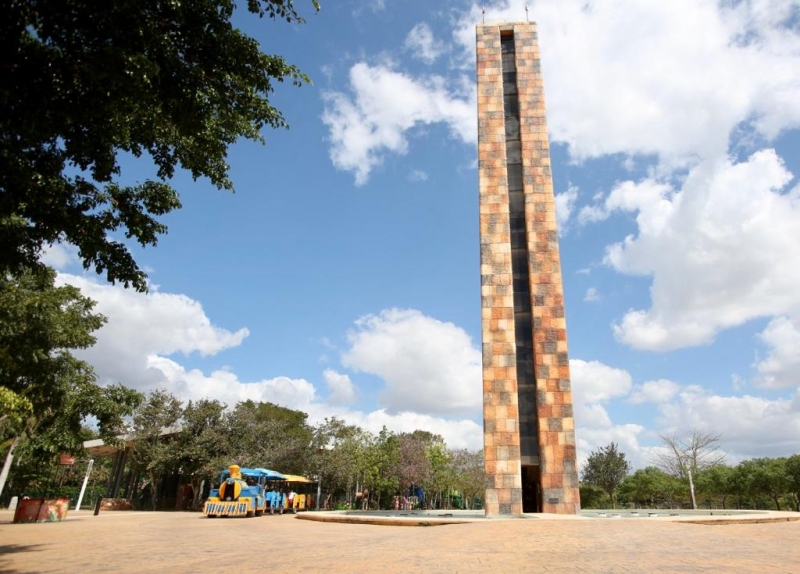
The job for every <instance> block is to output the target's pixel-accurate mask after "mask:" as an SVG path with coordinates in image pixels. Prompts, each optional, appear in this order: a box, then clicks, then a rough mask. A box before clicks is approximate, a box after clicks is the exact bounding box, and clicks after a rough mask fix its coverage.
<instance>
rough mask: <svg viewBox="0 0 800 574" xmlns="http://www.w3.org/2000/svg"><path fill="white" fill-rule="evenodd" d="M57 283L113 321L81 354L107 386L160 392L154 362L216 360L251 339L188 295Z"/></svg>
mask: <svg viewBox="0 0 800 574" xmlns="http://www.w3.org/2000/svg"><path fill="white" fill-rule="evenodd" d="M58 282H59V283H69V284H71V285H74V286H75V287H78V288H79V289H80V290H81V292H82V293H83V294H84V295H85V296H87V297H89V298H91V299H93V300H94V301H97V306H96V308H95V310H96V311H97V312H99V313H102V314H103V315H105V316H106V317H107V318H108V323H106V325H104V326H103V327H102V328H100V329H99V330H98V331H97V332H96V333H95V335H96V336H97V344H96V345H95V346H93V347H91V348H89V349H86V350H83V351H80V352H78V353H76V354H78V355H79V356H80V357H81V358H83V359H85V360H87V361H89V362H90V363H91V364H92V365H94V367H95V370H96V371H97V373H98V375H100V378H101V381H102V382H121V383H124V384H125V385H127V386H130V387H133V388H137V389H141V390H147V389H151V388H155V387H157V386H158V384H159V383H160V382H161V381H162V380H163V377H162V375H160V374H159V373H158V372H157V371H155V370H153V368H152V365H150V364H149V363H148V361H149V358H150V357H154V356H161V357H165V356H169V355H172V354H174V353H181V354H183V355H190V354H192V353H198V354H199V355H202V356H208V355H214V354H216V353H219V352H220V351H223V350H225V349H229V348H231V347H236V346H238V345H240V344H241V342H242V341H243V340H244V339H245V337H247V336H248V334H249V331H248V330H247V329H246V328H242V329H239V330H237V331H229V330H227V329H223V328H221V327H217V326H215V325H213V324H212V323H211V320H210V319H209V318H208V316H207V315H206V313H205V311H204V310H203V307H202V305H201V304H200V303H199V302H198V301H195V300H193V299H191V298H189V297H187V296H185V295H178V294H171V293H159V292H158V291H151V292H150V293H138V292H136V291H133V290H132V289H123V288H122V287H119V286H113V285H109V284H105V283H98V282H97V281H95V280H94V279H90V278H87V277H82V276H76V275H70V274H65V273H61V274H59V275H58Z"/></svg>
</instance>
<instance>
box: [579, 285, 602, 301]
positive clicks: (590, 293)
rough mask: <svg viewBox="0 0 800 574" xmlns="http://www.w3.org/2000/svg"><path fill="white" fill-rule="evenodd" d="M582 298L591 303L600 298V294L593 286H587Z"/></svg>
mask: <svg viewBox="0 0 800 574" xmlns="http://www.w3.org/2000/svg"><path fill="white" fill-rule="evenodd" d="M583 300H584V301H586V302H587V303H593V302H595V301H599V300H600V295H599V294H598V293H597V289H596V288H594V287H589V288H588V289H587V290H586V295H584V296H583Z"/></svg>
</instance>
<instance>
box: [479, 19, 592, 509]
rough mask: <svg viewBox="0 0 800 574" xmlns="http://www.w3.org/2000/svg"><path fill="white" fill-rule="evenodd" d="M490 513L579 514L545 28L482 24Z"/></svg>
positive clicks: (481, 122) (484, 316) (485, 377)
mask: <svg viewBox="0 0 800 574" xmlns="http://www.w3.org/2000/svg"><path fill="white" fill-rule="evenodd" d="M477 76H478V177H479V193H480V247H481V307H482V309H481V313H482V338H483V397H484V398H483V405H484V406H483V409H484V411H483V416H484V451H485V461H486V462H485V467H486V476H487V481H488V484H487V489H486V514H487V515H502V514H512V515H513V514H521V513H522V512H552V513H560V514H574V513H577V512H578V511H579V510H580V500H579V494H578V476H577V465H576V452H575V431H574V423H573V417H572V389H571V383H570V374H569V358H568V354H567V331H566V321H565V317H564V295H563V286H562V281H561V261H560V258H559V250H558V232H557V228H556V212H555V200H554V197H553V181H552V174H551V171H550V149H549V143H548V138H547V122H546V114H545V101H544V85H543V81H542V73H541V65H540V56H539V45H538V36H537V31H536V24H535V23H532V22H522V23H507V24H482V25H479V26H478V27H477Z"/></svg>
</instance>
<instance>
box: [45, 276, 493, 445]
mask: <svg viewBox="0 0 800 574" xmlns="http://www.w3.org/2000/svg"><path fill="white" fill-rule="evenodd" d="M58 281H59V282H60V283H69V284H72V285H75V286H77V287H79V288H80V289H81V290H82V291H83V293H84V294H85V295H87V296H89V297H91V298H92V299H94V300H95V301H97V307H96V310H97V311H98V312H101V313H103V314H104V315H105V316H106V317H107V318H108V323H107V324H106V325H105V326H104V327H103V328H101V329H100V330H98V331H97V333H96V335H97V344H96V345H95V346H94V347H92V348H90V349H86V350H82V351H78V352H76V354H77V355H79V356H80V357H81V358H82V359H85V360H87V361H88V362H89V363H91V364H92V365H93V366H94V368H95V372H96V373H97V375H98V378H99V380H100V382H101V384H107V383H116V382H120V383H123V384H125V385H126V386H129V387H131V388H135V389H137V390H139V391H142V392H149V391H152V390H155V389H166V390H167V391H169V392H171V393H173V394H175V395H176V396H178V397H179V398H180V399H181V400H182V401H184V402H188V401H197V400H199V399H204V398H211V399H217V400H219V401H221V402H223V403H225V404H227V405H228V406H233V405H235V404H236V403H237V402H239V401H243V400H252V401H267V402H272V403H274V404H278V405H281V406H284V407H287V408H291V409H298V410H302V411H304V412H306V413H307V414H308V420H309V423H310V424H316V423H318V422H322V421H323V420H324V419H325V418H326V417H331V416H336V417H340V418H342V419H344V420H346V421H348V422H349V423H351V424H357V425H360V426H362V427H363V428H365V429H367V430H369V431H371V432H375V433H377V432H379V431H380V430H381V428H383V427H384V426H386V428H388V429H389V430H392V431H394V432H410V431H413V430H416V429H422V430H427V431H430V432H432V433H436V434H440V435H442V436H443V437H444V438H445V440H446V441H447V444H448V445H449V446H450V447H451V448H470V449H477V448H481V446H482V444H483V430H482V427H481V425H480V424H478V423H476V422H475V421H474V420H472V418H473V417H475V416H476V415H478V414H479V413H480V388H481V383H480V355H479V354H477V351H476V350H475V349H474V348H473V347H472V344H471V341H470V340H469V337H468V336H467V335H466V333H464V331H462V330H461V329H459V328H458V327H455V326H454V325H452V324H446V323H440V322H438V321H436V320H434V319H430V318H428V317H424V316H422V315H421V314H420V313H418V312H411V311H407V312H401V313H400V314H399V315H397V314H393V313H392V312H387V313H384V314H381V315H380V316H379V317H377V318H375V319H376V320H380V319H379V318H380V317H384V318H386V319H387V321H391V320H392V319H396V320H397V322H398V323H400V324H401V325H400V329H399V330H400V331H402V329H403V325H402V323H403V319H402V317H405V321H406V323H405V326H406V327H408V326H413V325H417V326H419V327H421V328H422V329H423V330H426V329H427V335H428V336H433V337H434V338H436V337H442V338H444V339H446V340H447V341H446V342H444V343H443V344H438V346H437V344H434V347H436V348H438V349H439V350H440V351H441V352H442V356H441V357H439V359H438V362H439V365H438V366H437V365H433V366H431V363H435V362H436V359H434V358H432V357H427V358H426V357H425V354H424V353H423V354H422V355H420V354H417V355H415V356H416V358H419V359H421V360H423V361H425V360H428V361H429V365H428V367H429V368H427V369H426V368H422V369H419V370H417V371H416V374H421V373H427V374H428V375H429V376H430V377H431V378H430V379H428V380H429V381H430V380H439V376H440V375H441V377H442V380H443V382H444V389H440V390H439V391H436V392H434V395H435V396H437V397H439V398H440V399H441V400H442V402H443V403H444V404H445V407H444V408H436V407H435V406H433V407H431V408H430V409H429V411H430V412H429V413H427V414H426V413H421V412H414V411H412V410H410V409H399V410H394V411H392V412H389V410H388V409H378V410H375V411H372V412H369V411H364V410H362V409H358V408H355V407H354V406H353V403H354V401H355V399H356V398H357V396H358V389H357V387H356V385H355V383H353V381H352V380H351V379H350V376H349V375H347V374H343V373H339V372H337V371H335V370H333V369H325V370H324V371H323V372H322V374H321V376H322V380H323V381H324V383H325V385H326V387H327V391H328V392H327V393H325V395H326V396H327V399H323V398H322V397H321V396H320V392H319V390H318V387H317V386H316V385H315V384H314V383H313V382H311V381H308V380H306V379H302V378H292V377H287V376H280V375H278V376H273V377H269V378H263V379H259V380H255V381H245V380H241V379H240V378H239V377H238V375H237V374H236V373H235V372H233V371H232V370H228V369H218V370H215V371H212V372H210V373H207V372H204V371H202V370H200V369H187V368H186V367H185V366H184V365H182V364H181V362H180V359H181V356H182V355H189V354H192V353H198V354H201V355H213V354H216V353H220V352H222V351H224V350H225V349H228V348H231V347H234V346H236V345H239V344H240V343H241V342H242V340H243V339H244V338H245V337H246V336H247V335H248V330H247V329H244V328H243V329H240V330H238V331H236V332H231V331H228V330H226V329H223V328H220V327H217V326H214V325H213V324H212V323H211V320H210V319H209V318H208V316H207V315H206V314H205V312H204V311H203V308H202V306H201V305H200V304H199V303H198V302H197V301H194V300H192V299H190V298H189V297H186V296H185V295H178V294H169V293H159V292H151V293H149V294H143V293H137V292H134V291H132V290H129V289H123V288H121V287H119V286H112V285H107V284H100V283H97V282H96V281H94V280H92V279H88V278H85V277H78V276H74V275H68V274H60V275H59V276H58ZM401 316H402V317H401ZM368 323H369V320H368V319H363V320H362V321H361V322H359V324H358V325H359V333H361V335H363V336H364V337H362V338H359V336H358V335H354V336H355V339H354V340H355V341H357V342H358V343H359V344H358V345H356V347H355V348H351V351H355V353H354V357H355V358H358V357H359V356H360V355H359V351H361V350H364V348H365V347H364V345H366V344H367V343H368V341H366V339H368V338H369V337H368V331H369V330H370V329H371V328H372V327H376V326H377V325H376V324H375V323H372V327H370V325H368ZM388 331H389V333H388V335H389V336H390V337H391V336H392V333H391V332H392V329H391V328H389V329H388ZM394 333H395V334H397V333H398V332H397V331H394ZM401 338H402V337H401ZM320 341H321V343H322V344H323V345H325V346H326V347H327V348H329V349H335V348H336V347H335V346H334V345H332V344H331V343H330V341H329V340H328V339H327V338H322V339H321V340H320ZM414 341H416V342H417V343H424V344H430V341H428V340H427V338H426V336H425V335H422V336H421V338H415V337H411V338H410V340H409V341H407V343H409V344H413V342H414ZM371 348H372V349H373V350H378V347H376V346H373V347H371ZM388 350H389V351H390V352H393V351H396V350H397V349H392V348H391V347H389V348H388ZM460 354H464V355H466V357H465V356H460ZM476 354H477V356H474V355H476ZM396 358H397V357H396V355H393V356H391V357H389V358H387V359H386V361H385V363H384V364H387V365H388V364H390V363H391V362H392V361H393V360H395V359H396ZM412 360H413V359H412ZM448 360H449V361H453V363H454V365H448V364H447V361H448ZM459 361H462V362H463V361H466V362H467V363H466V364H461V365H459V364H458V363H459ZM470 361H472V362H473V363H475V364H474V365H473V364H470ZM374 363H375V364H380V363H381V361H380V358H376V359H375V362H374ZM397 364H398V365H399V366H403V365H404V362H403V361H402V360H401V361H399V362H398V363H397ZM475 365H477V375H476V374H475V373H471V372H470V371H471V370H475V369H476V367H475ZM459 371H464V372H459ZM402 380H403V379H402V377H400V378H398V379H392V381H394V382H398V381H399V382H400V383H402ZM468 380H469V382H470V383H472V386H475V387H476V389H477V399H475V398H474V397H471V394H474V393H472V391H471V390H470V388H469V387H470V385H469V384H466V387H465V388H462V387H460V386H458V382H459V381H464V382H465V383H466V382H467V381H468ZM410 390H413V389H410ZM448 393H450V394H449V395H448ZM464 396H467V397H471V398H468V399H467V402H468V403H469V404H470V405H473V406H474V409H473V412H468V413H467V414H468V415H470V416H468V417H461V418H459V417H455V418H454V417H450V416H444V415H445V414H447V413H450V412H452V411H453V410H454V408H453V407H452V406H451V405H450V403H451V402H454V403H455V404H456V405H459V404H461V403H460V402H459V401H462V399H463V397H464ZM476 400H477V402H476ZM455 410H457V409H455ZM463 410H464V411H469V409H463Z"/></svg>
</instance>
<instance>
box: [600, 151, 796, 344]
mask: <svg viewBox="0 0 800 574" xmlns="http://www.w3.org/2000/svg"><path fill="white" fill-rule="evenodd" d="M791 179H792V175H791V174H790V173H789V172H788V171H787V170H786V168H785V166H784V164H783V161H782V160H781V158H779V157H778V155H777V154H776V153H775V151H774V150H762V151H759V152H757V153H755V154H753V155H752V156H751V157H750V158H749V159H748V160H747V161H745V162H742V163H733V162H732V161H731V160H730V159H727V158H726V159H723V160H716V161H714V160H707V161H704V162H702V163H701V164H699V165H698V166H697V167H696V168H694V169H692V170H691V171H690V172H689V175H688V176H687V178H686V180H685V182H684V183H683V187H682V188H681V190H680V191H673V190H672V188H671V187H669V186H666V185H663V184H659V183H657V182H654V181H652V180H645V181H644V182H641V183H640V184H634V183H632V182H624V183H622V184H619V185H618V186H617V187H616V188H615V189H614V190H613V191H612V193H611V194H610V196H609V198H608V199H607V200H606V202H605V206H606V208H607V209H609V211H614V210H623V211H635V212H637V216H636V223H637V226H638V235H637V236H629V237H627V238H626V239H625V241H623V242H620V243H616V244H614V245H611V246H609V247H608V248H607V252H606V257H605V262H606V263H607V264H609V265H610V266H612V267H613V268H614V269H616V270H617V271H620V272H622V273H628V274H637V275H652V276H653V284H652V287H651V297H652V307H651V308H650V309H648V310H631V311H629V312H628V313H627V314H626V315H625V316H624V317H623V319H622V320H621V321H620V323H619V324H617V325H615V326H614V331H615V334H616V336H617V338H618V339H619V340H620V341H622V342H623V343H625V344H627V345H630V346H632V347H635V348H641V349H651V350H660V351H664V350H671V349H676V348H680V347H685V346H690V345H699V344H703V343H708V342H710V341H711V340H712V339H713V338H714V336H715V335H716V333H718V332H719V331H720V330H722V329H726V328H729V327H733V326H736V325H740V324H742V323H744V322H746V321H749V320H751V319H753V318H757V317H765V316H767V317H768V316H776V315H781V314H787V313H789V314H794V313H796V312H797V311H798V310H800V292H799V291H798V290H797V285H798V284H800V251H799V250H798V249H797V248H796V247H797V241H796V237H797V230H798V229H800V187H795V188H794V189H792V190H791V191H789V192H784V191H783V189H784V188H785V186H786V185H787V183H788V182H789V181H790V180H791Z"/></svg>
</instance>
